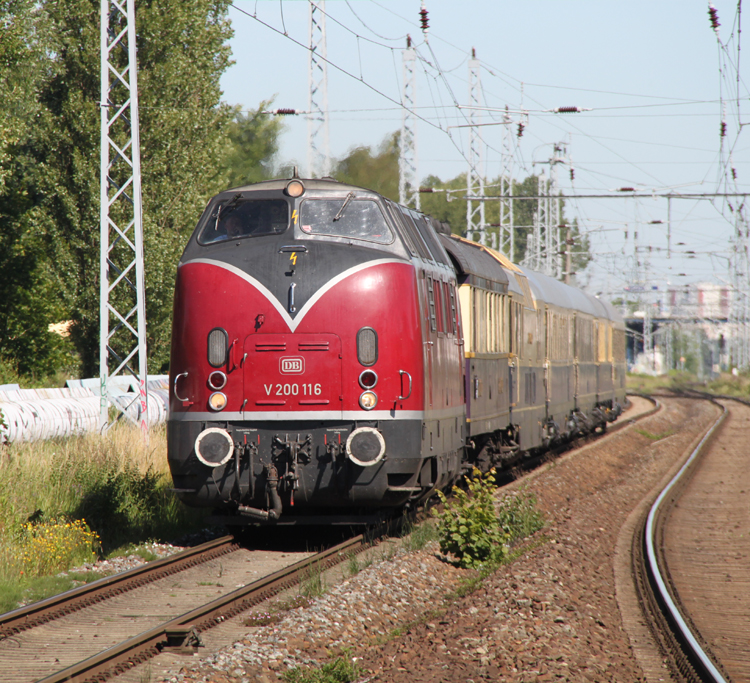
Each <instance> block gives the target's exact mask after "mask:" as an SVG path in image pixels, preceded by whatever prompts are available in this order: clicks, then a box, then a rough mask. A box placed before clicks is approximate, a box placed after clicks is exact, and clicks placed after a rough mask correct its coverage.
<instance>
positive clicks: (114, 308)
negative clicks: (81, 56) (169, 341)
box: [99, 0, 148, 436]
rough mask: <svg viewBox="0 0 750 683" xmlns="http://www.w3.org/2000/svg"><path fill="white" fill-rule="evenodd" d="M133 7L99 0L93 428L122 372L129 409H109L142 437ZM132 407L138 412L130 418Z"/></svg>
mask: <svg viewBox="0 0 750 683" xmlns="http://www.w3.org/2000/svg"><path fill="white" fill-rule="evenodd" d="M134 2H135V0H121V1H120V2H117V1H116V0H102V1H101V36H100V38H101V102H100V107H101V164H100V183H101V184H100V216H99V217H100V257H99V263H100V270H99V272H100V282H99V285H100V290H99V291H100V297H99V377H100V382H101V404H100V413H99V426H100V428H101V429H102V430H105V429H107V427H108V426H109V424H110V421H109V398H110V396H112V395H113V393H115V392H114V391H113V380H114V379H115V378H116V377H118V376H120V375H126V374H129V375H130V376H131V377H133V378H135V379H136V381H137V385H138V388H139V391H138V392H137V393H134V394H133V399H132V401H131V403H130V405H127V406H124V405H123V406H120V405H117V404H113V405H116V406H117V407H118V408H119V409H120V410H122V412H123V414H124V415H125V416H127V417H128V418H129V419H131V420H135V421H137V422H138V423H139V424H140V426H141V429H142V430H143V432H144V436H147V434H148V394H147V390H146V387H147V384H146V383H147V366H146V303H145V302H146V299H145V278H144V258H143V221H142V198H141V157H140V140H139V130H138V70H137V63H136V45H135V36H136V27H135V7H134ZM110 238H112V239H110ZM110 322H112V323H113V324H112V325H110ZM131 407H135V408H137V409H136V410H133V411H132V414H131V412H130V409H131Z"/></svg>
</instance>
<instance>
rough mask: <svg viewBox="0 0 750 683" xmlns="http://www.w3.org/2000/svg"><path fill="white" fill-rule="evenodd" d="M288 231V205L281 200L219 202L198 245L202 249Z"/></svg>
mask: <svg viewBox="0 0 750 683" xmlns="http://www.w3.org/2000/svg"><path fill="white" fill-rule="evenodd" d="M288 228H289V203H288V202H287V201H286V200H285V199H242V198H241V195H235V197H233V198H232V199H230V200H228V201H224V202H219V203H218V204H217V205H216V206H215V207H214V209H213V211H212V212H211V213H210V214H209V216H208V219H207V220H206V223H205V225H204V226H203V229H202V230H201V232H200V235H199V236H198V242H199V243H200V244H203V245H207V244H214V243H215V242H225V241H227V240H234V239H242V238H244V237H259V236H260V235H279V234H281V233H283V232H286V230H287V229H288Z"/></svg>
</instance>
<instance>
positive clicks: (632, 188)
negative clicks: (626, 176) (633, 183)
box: [617, 187, 635, 192]
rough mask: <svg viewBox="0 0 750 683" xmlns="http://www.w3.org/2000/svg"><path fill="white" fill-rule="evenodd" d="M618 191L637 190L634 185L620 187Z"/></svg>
mask: <svg viewBox="0 0 750 683" xmlns="http://www.w3.org/2000/svg"><path fill="white" fill-rule="evenodd" d="M617 191H618V192H635V188H634V187H620V188H618V189H617Z"/></svg>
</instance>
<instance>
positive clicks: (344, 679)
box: [283, 654, 362, 683]
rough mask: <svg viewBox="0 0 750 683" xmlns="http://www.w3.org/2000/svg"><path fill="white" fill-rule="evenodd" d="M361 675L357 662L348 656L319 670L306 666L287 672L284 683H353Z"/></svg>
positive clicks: (327, 663)
mask: <svg viewBox="0 0 750 683" xmlns="http://www.w3.org/2000/svg"><path fill="white" fill-rule="evenodd" d="M361 674H362V670H361V669H360V667H359V666H357V662H356V661H354V659H352V658H351V657H350V656H349V655H348V654H346V655H344V656H343V657H336V659H334V660H333V661H331V662H326V663H325V664H323V666H321V667H320V668H318V669H313V668H311V667H306V666H305V667H295V668H294V669H290V670H289V671H285V672H284V675H283V680H284V683H353V681H356V680H357V679H358V678H359V677H360V676H361Z"/></svg>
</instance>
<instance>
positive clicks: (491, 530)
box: [433, 469, 510, 568]
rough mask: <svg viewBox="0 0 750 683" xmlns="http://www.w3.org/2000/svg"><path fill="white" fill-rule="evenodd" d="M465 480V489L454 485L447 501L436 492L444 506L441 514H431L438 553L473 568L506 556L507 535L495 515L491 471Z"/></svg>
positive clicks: (476, 471) (493, 473)
mask: <svg viewBox="0 0 750 683" xmlns="http://www.w3.org/2000/svg"><path fill="white" fill-rule="evenodd" d="M465 480H466V486H467V489H468V490H467V491H464V490H462V489H460V488H458V487H457V486H454V487H453V498H452V499H451V500H448V499H447V498H446V496H445V495H444V494H443V493H442V492H438V496H440V500H441V501H442V503H443V504H444V505H445V507H444V509H443V511H442V512H438V511H437V510H433V515H434V516H435V517H436V518H437V522H438V537H439V539H440V550H441V551H442V552H444V553H450V554H451V555H453V556H454V557H455V558H456V560H457V562H458V565H459V566H460V567H464V568H477V567H479V566H480V565H482V564H484V563H485V562H488V561H491V562H499V561H501V560H503V559H504V558H505V557H506V556H507V553H508V548H507V544H508V542H509V541H510V534H509V533H507V532H506V531H505V530H504V529H503V526H502V524H501V521H500V518H499V517H498V516H497V513H496V512H495V498H494V492H495V470H494V469H492V470H490V471H489V472H488V473H487V474H485V475H482V473H481V472H480V471H479V470H478V469H474V471H473V473H472V477H471V478H470V477H468V476H467V477H466V478H465Z"/></svg>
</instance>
